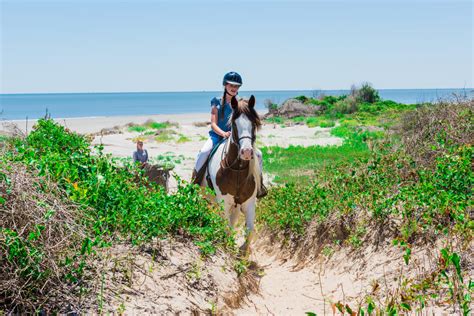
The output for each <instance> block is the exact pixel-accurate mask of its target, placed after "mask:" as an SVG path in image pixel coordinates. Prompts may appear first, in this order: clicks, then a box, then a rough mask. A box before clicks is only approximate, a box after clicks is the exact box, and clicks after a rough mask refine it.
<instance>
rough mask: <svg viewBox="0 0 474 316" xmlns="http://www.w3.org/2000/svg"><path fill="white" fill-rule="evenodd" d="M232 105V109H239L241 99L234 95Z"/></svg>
mask: <svg viewBox="0 0 474 316" xmlns="http://www.w3.org/2000/svg"><path fill="white" fill-rule="evenodd" d="M230 105H232V109H234V110H235V109H237V107H238V106H239V101H237V98H236V97H232V99H231V100H230Z"/></svg>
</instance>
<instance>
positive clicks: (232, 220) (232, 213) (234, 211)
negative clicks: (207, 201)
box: [229, 204, 240, 228]
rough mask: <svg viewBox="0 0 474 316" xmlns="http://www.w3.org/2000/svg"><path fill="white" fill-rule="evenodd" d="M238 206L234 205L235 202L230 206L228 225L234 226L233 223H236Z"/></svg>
mask: <svg viewBox="0 0 474 316" xmlns="http://www.w3.org/2000/svg"><path fill="white" fill-rule="evenodd" d="M239 208H240V207H235V204H233V205H232V207H231V208H230V218H229V224H230V227H232V228H235V224H236V223H237V220H238V219H239Z"/></svg>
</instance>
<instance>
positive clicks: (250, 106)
mask: <svg viewBox="0 0 474 316" xmlns="http://www.w3.org/2000/svg"><path fill="white" fill-rule="evenodd" d="M254 106H255V97H254V96H253V94H252V95H251V96H250V99H249V108H251V109H253V107H254Z"/></svg>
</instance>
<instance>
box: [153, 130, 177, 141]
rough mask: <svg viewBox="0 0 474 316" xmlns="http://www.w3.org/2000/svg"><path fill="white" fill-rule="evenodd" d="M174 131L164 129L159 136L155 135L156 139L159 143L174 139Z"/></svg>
mask: <svg viewBox="0 0 474 316" xmlns="http://www.w3.org/2000/svg"><path fill="white" fill-rule="evenodd" d="M173 134H174V133H173V132H172V131H169V130H164V131H162V132H161V133H160V134H159V135H158V136H156V137H155V140H156V141H157V142H158V143H166V142H170V141H172V140H174V137H173Z"/></svg>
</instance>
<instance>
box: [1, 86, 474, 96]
mask: <svg viewBox="0 0 474 316" xmlns="http://www.w3.org/2000/svg"><path fill="white" fill-rule="evenodd" d="M377 90H378V91H409V90H426V91H438V90H439V91H442V90H466V91H469V92H474V87H471V88H468V87H466V88H385V89H377ZM272 91H282V92H300V91H306V92H313V91H322V92H324V91H341V92H342V91H350V89H347V88H346V89H318V88H314V89H278V90H242V92H243V93H250V92H272ZM202 92H204V93H222V91H221V90H196V91H89V92H87V91H82V92H13V93H8V92H7V93H0V96H12V95H48V94H153V93H163V94H166V93H202Z"/></svg>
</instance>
